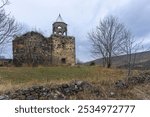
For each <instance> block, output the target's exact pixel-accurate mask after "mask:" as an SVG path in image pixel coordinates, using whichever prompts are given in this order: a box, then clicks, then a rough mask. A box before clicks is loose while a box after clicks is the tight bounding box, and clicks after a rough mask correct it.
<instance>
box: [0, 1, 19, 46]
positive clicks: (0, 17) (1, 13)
mask: <svg viewBox="0 0 150 117" xmlns="http://www.w3.org/2000/svg"><path fill="white" fill-rule="evenodd" d="M8 3H9V2H8V0H1V1H0V46H3V45H4V44H7V43H9V42H11V39H12V37H13V36H14V35H16V34H17V33H18V31H19V30H20V27H19V24H18V23H16V21H15V19H14V18H12V17H10V15H9V14H6V12H5V10H4V7H5V6H6V5H7V4H8Z"/></svg>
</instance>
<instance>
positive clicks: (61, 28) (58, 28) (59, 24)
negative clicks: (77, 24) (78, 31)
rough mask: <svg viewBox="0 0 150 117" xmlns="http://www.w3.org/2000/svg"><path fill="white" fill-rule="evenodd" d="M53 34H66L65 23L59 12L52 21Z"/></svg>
mask: <svg viewBox="0 0 150 117" xmlns="http://www.w3.org/2000/svg"><path fill="white" fill-rule="evenodd" d="M53 35H62V36H67V24H66V23H65V22H63V20H62V17H61V15H60V14H59V16H58V18H57V20H56V22H54V23H53Z"/></svg>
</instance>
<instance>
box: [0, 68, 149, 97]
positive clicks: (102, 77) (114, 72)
mask: <svg viewBox="0 0 150 117" xmlns="http://www.w3.org/2000/svg"><path fill="white" fill-rule="evenodd" d="M137 74H139V72H138V71H134V75H137ZM142 77H143V76H142ZM142 77H141V78H142ZM149 77H150V75H149ZM124 78H126V70H120V69H106V68H101V67H99V66H76V67H35V68H32V67H1V68H0V95H1V94H3V93H5V92H8V91H10V92H13V91H16V90H17V89H26V88H29V87H32V86H35V85H37V86H40V85H42V86H50V87H51V88H53V87H56V86H58V85H61V86H62V84H66V83H69V82H72V81H75V80H81V81H85V82H88V83H90V84H92V86H93V87H95V88H94V90H93V89H91V90H85V91H81V92H79V93H76V94H75V95H70V96H69V97H68V99H150V92H149V90H147V89H149V88H150V85H149V84H150V83H149V82H147V83H141V84H138V85H130V86H129V87H128V88H127V89H126V88H125V89H116V88H115V87H114V86H115V83H116V81H118V80H122V79H124ZM140 81H141V80H140ZM97 91H98V92H99V93H98V94H97Z"/></svg>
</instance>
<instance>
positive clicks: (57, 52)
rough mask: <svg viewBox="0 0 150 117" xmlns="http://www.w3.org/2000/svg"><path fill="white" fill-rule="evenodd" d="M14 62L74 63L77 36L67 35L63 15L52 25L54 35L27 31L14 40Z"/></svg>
mask: <svg viewBox="0 0 150 117" xmlns="http://www.w3.org/2000/svg"><path fill="white" fill-rule="evenodd" d="M13 62H14V64H15V65H16V66H23V65H32V66H34V65H35V66H36V65H74V64H75V37H73V36H68V35H67V24H66V23H65V22H63V20H62V17H61V15H59V16H58V18H57V20H56V22H54V23H53V25H52V35H51V36H50V37H44V36H43V35H42V34H40V33H38V32H34V31H31V32H27V33H25V34H23V35H22V36H19V37H16V38H15V39H14V40H13Z"/></svg>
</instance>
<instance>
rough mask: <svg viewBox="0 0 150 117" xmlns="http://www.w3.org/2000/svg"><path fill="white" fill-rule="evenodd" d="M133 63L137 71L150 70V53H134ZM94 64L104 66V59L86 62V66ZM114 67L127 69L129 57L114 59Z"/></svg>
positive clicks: (122, 56) (123, 56) (132, 56)
mask: <svg viewBox="0 0 150 117" xmlns="http://www.w3.org/2000/svg"><path fill="white" fill-rule="evenodd" d="M131 58H132V63H134V68H135V69H150V51H145V52H139V53H134V54H132V55H131ZM91 63H94V64H96V65H103V58H100V59H96V60H93V61H89V62H86V63H84V64H86V65H90V64H91ZM112 66H113V67H118V68H126V66H127V55H121V56H115V57H112Z"/></svg>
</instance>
